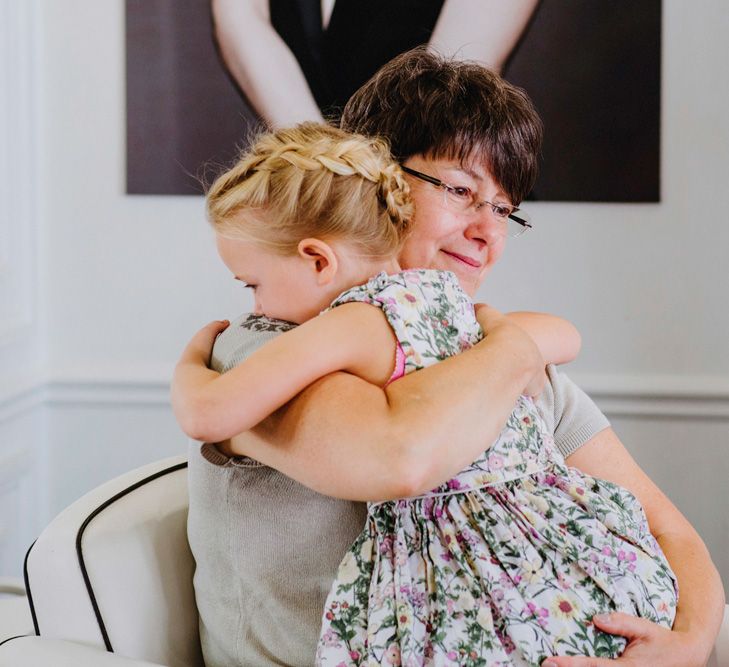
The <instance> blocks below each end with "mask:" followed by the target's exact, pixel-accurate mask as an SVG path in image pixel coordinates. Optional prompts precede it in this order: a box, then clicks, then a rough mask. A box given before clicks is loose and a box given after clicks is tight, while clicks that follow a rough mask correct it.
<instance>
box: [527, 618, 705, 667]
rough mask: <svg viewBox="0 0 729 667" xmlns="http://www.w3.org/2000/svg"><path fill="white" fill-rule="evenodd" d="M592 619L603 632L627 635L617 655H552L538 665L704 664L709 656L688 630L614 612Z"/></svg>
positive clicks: (629, 666) (640, 666)
mask: <svg viewBox="0 0 729 667" xmlns="http://www.w3.org/2000/svg"><path fill="white" fill-rule="evenodd" d="M592 621H593V623H594V624H595V626H596V627H598V628H600V630H602V631H603V632H607V633H609V634H611V635H621V636H623V637H626V638H627V639H628V645H627V647H626V649H625V651H623V654H622V655H621V656H620V657H619V658H615V659H614V660H613V659H609V658H590V657H581V656H574V657H569V658H567V657H562V658H559V657H554V658H547V659H546V660H545V661H544V662H542V666H541V667H612V666H613V665H614V666H615V667H618V666H619V665H623V667H654V666H655V665H660V666H661V667H704V665H705V664H706V661H707V660H708V658H709V656H708V655H704V654H703V653H702V652H701V650H700V649H699V648H697V647H696V645H695V644H696V642H695V640H694V638H693V637H692V636H691V635H689V634H688V633H687V632H681V631H678V630H669V629H668V628H665V627H663V626H662V625H658V624H657V623H651V621H648V620H646V619H644V618H638V617H637V616H631V615H630V614H623V613H620V612H613V613H612V614H605V615H601V616H594V617H593V619H592Z"/></svg>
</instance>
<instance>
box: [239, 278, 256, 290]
mask: <svg viewBox="0 0 729 667" xmlns="http://www.w3.org/2000/svg"><path fill="white" fill-rule="evenodd" d="M240 282H241V284H242V285H243V287H245V288H246V289H252V290H254V289H256V287H258V285H254V284H253V283H247V282H246V281H245V280H241V281H240Z"/></svg>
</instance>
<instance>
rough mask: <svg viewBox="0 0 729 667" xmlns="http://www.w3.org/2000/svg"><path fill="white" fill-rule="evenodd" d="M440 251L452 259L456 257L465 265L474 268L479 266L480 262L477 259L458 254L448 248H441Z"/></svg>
mask: <svg viewBox="0 0 729 667" xmlns="http://www.w3.org/2000/svg"><path fill="white" fill-rule="evenodd" d="M441 252H444V253H445V254H446V255H448V256H449V257H453V259H456V260H458V261H459V262H462V263H463V264H465V265H466V266H470V267H472V268H474V269H480V268H481V262H479V261H478V260H475V259H472V258H471V257H466V255H459V254H458V253H457V252H451V251H449V250H441Z"/></svg>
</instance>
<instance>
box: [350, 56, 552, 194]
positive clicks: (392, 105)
mask: <svg viewBox="0 0 729 667" xmlns="http://www.w3.org/2000/svg"><path fill="white" fill-rule="evenodd" d="M340 126H341V127H342V128H343V129H345V130H348V131H350V132H358V133H360V134H365V135H370V136H373V135H377V136H381V137H384V138H385V139H387V140H388V141H389V142H390V147H391V150H392V153H393V155H394V156H395V158H396V159H397V160H399V161H401V162H402V161H404V160H407V159H408V158H409V157H412V156H413V155H424V156H426V157H431V158H445V159H451V160H452V159H455V160H458V161H459V162H462V163H467V162H468V161H469V160H473V159H474V158H475V159H476V160H477V161H480V162H483V163H484V164H485V166H486V167H488V169H489V172H490V173H491V175H492V176H493V178H494V179H495V180H496V182H497V183H498V184H499V185H500V186H501V188H502V189H503V190H504V192H505V193H506V194H507V195H508V196H509V198H510V199H511V203H513V204H518V203H519V202H521V201H523V200H524V198H525V197H526V196H527V195H528V194H529V192H530V191H531V189H532V187H533V186H534V181H535V180H536V177H537V171H538V159H539V152H540V150H541V145H542V121H541V119H540V118H539V115H538V114H537V112H536V110H535V108H534V105H533V104H532V102H531V100H530V99H529V97H528V96H527V94H526V93H525V92H524V91H523V90H522V89H521V88H517V87H516V86H513V85H511V84H510V83H507V82H506V81H504V79H502V78H501V77H500V76H499V75H498V74H496V73H495V72H492V71H491V70H489V69H487V68H486V67H483V66H482V65H479V64H478V63H475V62H464V61H457V60H452V59H449V58H444V57H443V56H441V55H439V54H436V53H433V52H431V51H428V50H427V48H425V47H419V48H417V49H413V50H412V51H406V52H405V53H403V54H401V55H399V56H397V57H396V58H394V59H393V60H391V61H390V62H389V63H387V64H386V65H384V66H383V67H381V68H380V69H379V70H378V71H377V73H375V75H374V76H373V77H372V78H371V79H370V80H369V81H368V82H367V83H365V84H364V85H363V86H362V87H361V88H360V89H359V90H358V91H357V92H355V93H354V95H352V97H351V98H350V100H349V102H347V104H346V106H345V107H344V111H343V112H342V117H341V120H340Z"/></svg>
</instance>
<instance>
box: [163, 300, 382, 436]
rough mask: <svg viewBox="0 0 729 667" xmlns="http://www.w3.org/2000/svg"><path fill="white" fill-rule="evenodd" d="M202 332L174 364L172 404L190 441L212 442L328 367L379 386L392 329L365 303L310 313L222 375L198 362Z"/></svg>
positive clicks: (248, 424)
mask: <svg viewBox="0 0 729 667" xmlns="http://www.w3.org/2000/svg"><path fill="white" fill-rule="evenodd" d="M209 333H210V328H209V327H206V328H204V329H203V330H201V331H200V332H199V334H198V336H196V337H195V338H193V340H192V341H191V342H190V344H189V345H188V347H187V348H186V349H185V351H184V352H183V354H182V358H181V359H180V362H179V363H178V365H177V367H176V369H175V377H174V385H173V393H172V406H173V409H174V411H175V415H176V416H177V418H178V421H179V422H180V425H181V427H182V429H183V430H184V431H185V433H187V435H189V436H190V437H191V438H194V439H195V440H206V441H209V442H219V441H221V440H225V439H226V438H230V437H232V436H233V435H235V434H236V433H240V432H241V431H245V430H247V429H249V428H252V427H253V426H255V425H256V424H258V423H259V422H260V421H261V420H262V419H264V418H265V417H268V416H269V415H270V414H271V413H272V412H274V411H275V410H277V409H278V408H280V407H281V406H282V405H283V404H284V403H286V402H287V401H288V400H290V399H291V398H293V397H294V396H296V394H298V393H299V392H300V391H302V390H303V389H304V388H306V387H307V386H309V385H310V384H311V383H312V382H314V381H315V380H318V379H319V378H321V377H323V376H325V375H328V374H329V373H333V372H335V371H347V372H350V373H354V374H355V375H358V376H359V377H361V378H363V379H365V380H367V381H368V382H372V383H373V384H376V385H380V386H382V385H384V384H385V383H386V382H387V380H388V378H389V377H390V375H391V374H392V370H393V365H394V350H395V343H396V341H395V336H394V334H393V332H392V329H391V328H390V326H389V324H388V323H387V320H386V318H385V315H384V314H383V313H382V311H381V310H380V309H379V308H376V307H374V306H370V305H368V304H362V303H351V304H344V305H342V306H340V307H338V308H334V309H333V310H330V311H329V312H327V313H325V314H323V315H320V316H319V317H315V318H314V319H312V320H310V321H308V322H306V323H304V324H302V325H301V326H298V327H296V328H295V329H292V330H291V331H287V332H286V333H284V334H282V335H280V336H278V337H277V338H275V339H274V340H272V341H270V342H269V343H267V344H266V345H264V346H263V347H262V348H260V349H259V350H257V351H256V352H255V353H253V354H252V355H251V356H250V357H249V358H248V359H246V360H245V361H244V362H243V363H241V364H240V365H238V366H236V367H235V368H233V369H231V370H230V371H229V372H227V373H225V374H223V375H219V374H218V373H215V372H214V371H211V370H209V369H208V368H206V367H204V366H203V365H201V361H203V359H202V356H201V355H203V354H204V353H203V349H204V346H203V345H202V344H201V343H203V342H204V341H205V339H206V337H208V338H209ZM203 363H204V362H203Z"/></svg>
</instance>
